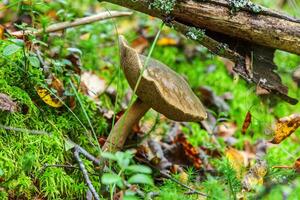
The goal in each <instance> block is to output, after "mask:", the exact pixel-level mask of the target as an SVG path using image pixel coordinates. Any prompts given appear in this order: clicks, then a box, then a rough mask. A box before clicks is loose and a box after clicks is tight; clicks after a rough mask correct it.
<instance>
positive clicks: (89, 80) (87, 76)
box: [81, 72, 106, 99]
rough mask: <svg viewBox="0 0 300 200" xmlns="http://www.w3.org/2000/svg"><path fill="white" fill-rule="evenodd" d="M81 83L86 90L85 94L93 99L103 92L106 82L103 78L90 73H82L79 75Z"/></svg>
mask: <svg viewBox="0 0 300 200" xmlns="http://www.w3.org/2000/svg"><path fill="white" fill-rule="evenodd" d="M81 82H82V83H84V86H85V87H86V89H87V94H88V96H89V97H91V98H92V99H95V98H96V97H97V96H98V95H99V94H100V93H102V92H104V90H105V87H106V82H105V80H104V79H103V78H101V77H99V76H97V75H96V74H94V73H92V72H83V73H82V74H81Z"/></svg>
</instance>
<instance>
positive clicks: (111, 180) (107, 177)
mask: <svg viewBox="0 0 300 200" xmlns="http://www.w3.org/2000/svg"><path fill="white" fill-rule="evenodd" d="M121 180H122V179H121V177H120V176H118V175H117V174H111V173H105V174H103V176H102V178H101V182H102V183H103V184H104V185H110V184H115V183H117V182H119V181H121Z"/></svg>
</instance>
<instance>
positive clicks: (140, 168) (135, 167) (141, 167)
mask: <svg viewBox="0 0 300 200" xmlns="http://www.w3.org/2000/svg"><path fill="white" fill-rule="evenodd" d="M126 171H130V172H135V173H143V174H151V173H152V170H151V168H150V167H147V166H144V165H130V166H128V167H127V168H126Z"/></svg>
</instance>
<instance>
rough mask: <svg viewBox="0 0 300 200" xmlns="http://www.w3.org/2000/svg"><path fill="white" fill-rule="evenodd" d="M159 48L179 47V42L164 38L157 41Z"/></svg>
mask: <svg viewBox="0 0 300 200" xmlns="http://www.w3.org/2000/svg"><path fill="white" fill-rule="evenodd" d="M157 45H158V46H174V45H177V41H176V40H175V39H173V38H169V37H163V38H160V39H159V40H158V41H157Z"/></svg>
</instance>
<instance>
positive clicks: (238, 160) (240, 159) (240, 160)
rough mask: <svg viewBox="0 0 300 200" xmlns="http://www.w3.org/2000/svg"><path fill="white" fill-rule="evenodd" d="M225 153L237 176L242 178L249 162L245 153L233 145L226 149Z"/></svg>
mask: <svg viewBox="0 0 300 200" xmlns="http://www.w3.org/2000/svg"><path fill="white" fill-rule="evenodd" d="M225 155H226V157H227V159H228V161H229V163H230V165H231V167H232V168H233V169H234V170H235V171H236V173H237V178H241V177H242V175H243V172H244V169H245V167H246V163H247V161H246V159H245V157H244V155H243V154H242V153H240V151H238V150H236V149H234V148H232V147H230V148H228V149H227V150H226V151H225Z"/></svg>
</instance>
